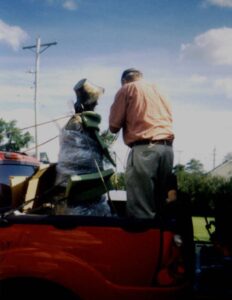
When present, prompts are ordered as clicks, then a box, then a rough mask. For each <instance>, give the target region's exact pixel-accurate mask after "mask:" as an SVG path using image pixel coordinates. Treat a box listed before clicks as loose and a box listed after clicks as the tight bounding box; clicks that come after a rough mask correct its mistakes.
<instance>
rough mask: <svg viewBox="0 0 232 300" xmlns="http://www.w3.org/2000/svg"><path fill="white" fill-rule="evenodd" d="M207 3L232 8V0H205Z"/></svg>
mask: <svg viewBox="0 0 232 300" xmlns="http://www.w3.org/2000/svg"><path fill="white" fill-rule="evenodd" d="M204 3H205V4H206V5H212V6H218V7H225V8H227V7H228V8H232V0H205V1H204Z"/></svg>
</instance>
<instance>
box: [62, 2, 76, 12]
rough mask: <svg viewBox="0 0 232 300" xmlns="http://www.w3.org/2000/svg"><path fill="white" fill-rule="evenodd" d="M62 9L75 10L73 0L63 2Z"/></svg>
mask: <svg viewBox="0 0 232 300" xmlns="http://www.w3.org/2000/svg"><path fill="white" fill-rule="evenodd" d="M63 7H64V8H65V9H67V10H76V9H77V8H78V6H77V3H76V2H75V0H65V1H64V2H63Z"/></svg>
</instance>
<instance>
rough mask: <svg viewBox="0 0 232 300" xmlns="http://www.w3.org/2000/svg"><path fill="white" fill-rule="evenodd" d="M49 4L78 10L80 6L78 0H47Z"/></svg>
mask: <svg viewBox="0 0 232 300" xmlns="http://www.w3.org/2000/svg"><path fill="white" fill-rule="evenodd" d="M46 2H47V3H48V4H49V5H51V6H52V5H60V6H62V7H63V8H64V9H67V10H76V9H77V8H78V4H77V0H46Z"/></svg>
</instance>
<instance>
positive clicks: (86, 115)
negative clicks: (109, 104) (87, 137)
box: [81, 111, 116, 167]
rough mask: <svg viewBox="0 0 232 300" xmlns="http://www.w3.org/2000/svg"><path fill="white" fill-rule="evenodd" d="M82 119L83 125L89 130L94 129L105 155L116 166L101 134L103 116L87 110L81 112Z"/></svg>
mask: <svg viewBox="0 0 232 300" xmlns="http://www.w3.org/2000/svg"><path fill="white" fill-rule="evenodd" d="M81 119H82V124H83V126H84V127H85V128H87V129H88V130H92V131H93V133H94V135H95V137H96V140H97V141H98V143H99V145H100V147H101V149H102V152H103V154H104V155H105V157H106V158H107V159H108V160H109V161H110V162H111V163H112V165H113V166H115V167H116V164H115V161H114V160H113V158H112V157H111V155H110V152H109V149H108V146H107V145H106V143H105V142H104V141H103V139H102V138H101V136H100V135H99V124H100V122H101V116H100V115H99V114H97V113H95V112H93V111H85V112H83V113H81Z"/></svg>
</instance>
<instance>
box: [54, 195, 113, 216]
mask: <svg viewBox="0 0 232 300" xmlns="http://www.w3.org/2000/svg"><path fill="white" fill-rule="evenodd" d="M56 214H64V215H82V216H99V217H110V216H112V213H111V209H110V206H109V204H108V200H107V198H106V197H105V195H103V196H102V197H101V198H100V199H97V200H95V201H86V202H82V203H79V204H78V205H76V206H71V207H69V206H67V205H63V207H62V206H61V207H59V208H58V210H57V212H56Z"/></svg>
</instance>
